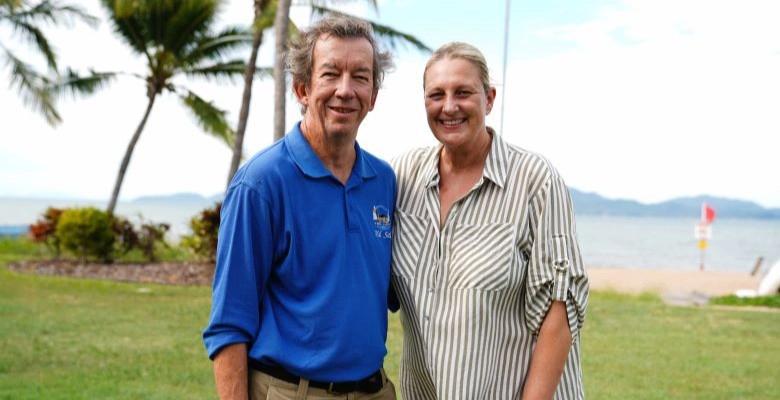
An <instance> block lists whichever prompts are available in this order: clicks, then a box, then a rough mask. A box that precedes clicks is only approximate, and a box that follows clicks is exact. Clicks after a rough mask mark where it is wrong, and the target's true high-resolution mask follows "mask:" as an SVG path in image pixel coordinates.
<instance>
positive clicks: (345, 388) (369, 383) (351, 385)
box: [249, 359, 384, 394]
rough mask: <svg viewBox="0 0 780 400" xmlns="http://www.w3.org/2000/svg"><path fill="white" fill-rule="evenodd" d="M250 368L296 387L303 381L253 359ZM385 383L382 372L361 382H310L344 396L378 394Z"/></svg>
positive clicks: (285, 371) (312, 385) (287, 372)
mask: <svg viewBox="0 0 780 400" xmlns="http://www.w3.org/2000/svg"><path fill="white" fill-rule="evenodd" d="M249 367H250V368H252V369H254V370H256V371H260V372H262V373H265V374H268V375H271V376H273V377H274V378H276V379H280V380H283V381H285V382H290V383H294V384H296V385H297V384H298V383H299V382H300V380H301V377H300V376H297V375H295V374H293V373H291V372H289V371H287V370H286V369H284V368H282V367H279V366H275V365H268V364H264V363H261V362H258V361H255V360H252V359H250V360H249ZM383 381H384V379H383V378H382V372H381V371H376V372H374V373H373V374H371V375H369V376H368V377H367V378H364V379H361V380H359V381H350V382H320V381H312V380H310V381H309V387H315V388H319V389H325V390H327V391H328V393H333V394H344V393H351V392H362V393H377V392H379V391H380V390H382V385H383V383H384V382H383Z"/></svg>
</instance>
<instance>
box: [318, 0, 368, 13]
mask: <svg viewBox="0 0 780 400" xmlns="http://www.w3.org/2000/svg"><path fill="white" fill-rule="evenodd" d="M363 2H364V3H368V4H369V5H370V6H371V8H372V9H373V10H374V12H376V13H377V14H378V13H379V3H378V2H377V0H364V1H363ZM348 3H355V0H308V4H305V5H308V6H311V7H321V8H327V7H328V5H329V4H348Z"/></svg>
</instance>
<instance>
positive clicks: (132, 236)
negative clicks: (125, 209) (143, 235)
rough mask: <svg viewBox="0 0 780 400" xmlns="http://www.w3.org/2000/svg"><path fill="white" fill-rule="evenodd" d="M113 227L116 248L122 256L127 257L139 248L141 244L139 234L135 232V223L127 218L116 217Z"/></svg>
mask: <svg viewBox="0 0 780 400" xmlns="http://www.w3.org/2000/svg"><path fill="white" fill-rule="evenodd" d="M111 226H112V228H113V232H114V240H115V246H114V247H115V249H116V250H117V251H118V252H119V254H120V255H125V254H127V253H129V252H130V250H133V249H134V248H136V247H138V245H139V243H140V238H139V237H138V232H136V231H135V227H134V226H133V223H132V222H130V221H129V220H127V218H123V217H119V216H116V215H114V218H113V221H112V224H111Z"/></svg>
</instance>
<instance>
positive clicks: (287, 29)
mask: <svg viewBox="0 0 780 400" xmlns="http://www.w3.org/2000/svg"><path fill="white" fill-rule="evenodd" d="M328 1H329V0H306V1H304V3H305V4H300V5H308V6H311V7H312V14H313V15H314V14H328V13H334V14H337V12H336V11H334V10H331V9H329V8H327V7H325V6H323V5H321V3H322V4H324V3H327V2H328ZM366 1H368V2H369V3H370V4H371V5H372V6H373V8H374V10H377V2H376V0H366ZM259 3H260V2H259V1H258V0H255V23H254V29H255V30H256V31H255V38H258V37H259V38H260V40H259V41H258V40H256V41H255V42H254V43H253V50H252V54H253V56H252V57H256V54H257V49H258V48H259V47H260V45H261V44H262V32H257V30H259V29H267V28H269V26H270V25H269V24H268V21H269V20H270V19H271V18H270V17H271V16H274V15H275V18H274V19H275V21H274V27H275V33H276V47H275V49H276V51H275V59H274V68H273V76H274V80H275V82H274V83H275V84H274V140H278V139H280V138H282V137H283V136H284V120H285V108H286V104H285V99H286V98H285V94H286V90H287V89H286V76H285V73H284V67H285V65H284V56H285V53H286V52H287V40H286V39H283V38H288V37H289V36H290V35H295V34H297V27H296V26H295V25H294V24H292V23H291V22H290V16H289V14H290V6H291V5H292V4H291V0H277V1H276V2H274V1H271V2H269V1H267V0H266V1H263V2H262V3H263V4H262V7H259ZM277 11H278V12H277ZM368 22H369V23H371V25H372V26H373V27H374V30H375V32H376V33H377V35H378V36H379V38H380V39H381V40H382V41H383V42H386V43H389V44H390V45H391V47H393V48H395V47H396V46H397V44H398V43H399V42H402V43H409V44H411V45H412V46H414V47H416V48H417V49H419V50H421V51H426V52H431V49H430V48H428V47H427V46H426V45H424V44H423V43H422V42H421V41H420V40H418V39H417V38H415V37H414V36H412V35H410V34H406V33H402V32H399V31H396V30H395V29H393V28H390V27H387V26H383V25H379V24H376V23H374V22H371V21H368ZM254 61H255V59H254V58H250V63H249V64H248V65H247V68H254ZM245 76H252V74H250V73H249V71H248V70H247V72H246V73H245ZM252 83H253V81H252V79H251V78H250V79H245V81H244V97H243V99H242V102H241V110H242V112H241V113H240V115H239V121H238V129H237V130H236V141H235V143H234V145H233V158H232V162H231V165H230V170H229V171H228V178H227V184H228V185H230V181H231V180H232V179H233V175H235V173H236V171H237V170H238V165H239V163H240V160H241V157H242V152H243V143H244V132H245V130H246V124H247V120H248V118H249V111H248V110H249V102H250V101H251V86H252Z"/></svg>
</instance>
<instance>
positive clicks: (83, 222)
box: [56, 207, 114, 262]
mask: <svg viewBox="0 0 780 400" xmlns="http://www.w3.org/2000/svg"><path fill="white" fill-rule="evenodd" d="M56 234H57V236H58V237H59V239H60V241H61V243H62V247H63V248H64V249H66V250H69V251H71V252H72V253H73V254H75V255H76V256H77V257H79V258H81V260H82V262H85V261H87V260H88V259H89V258H90V257H93V258H95V259H97V260H99V261H101V262H111V261H112V257H111V256H112V254H111V253H112V250H113V246H114V232H113V231H112V220H111V216H109V215H108V213H106V212H104V211H100V210H98V209H96V208H94V207H85V208H71V209H67V210H65V211H63V212H62V215H60V218H59V221H58V222H57V229H56Z"/></svg>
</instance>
